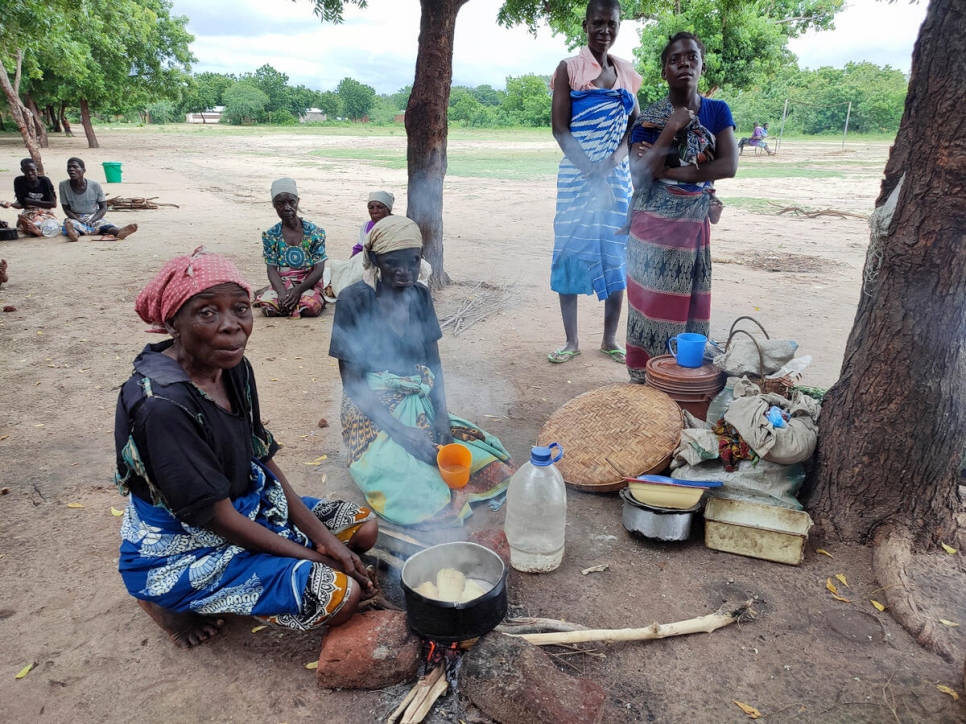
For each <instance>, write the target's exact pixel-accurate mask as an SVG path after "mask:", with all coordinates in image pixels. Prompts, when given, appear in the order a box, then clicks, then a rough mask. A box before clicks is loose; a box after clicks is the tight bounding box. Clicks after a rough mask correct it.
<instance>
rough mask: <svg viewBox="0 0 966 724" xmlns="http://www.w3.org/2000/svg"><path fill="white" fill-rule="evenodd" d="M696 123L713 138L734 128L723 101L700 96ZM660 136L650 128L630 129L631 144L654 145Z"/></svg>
mask: <svg viewBox="0 0 966 724" xmlns="http://www.w3.org/2000/svg"><path fill="white" fill-rule="evenodd" d="M698 121H699V122H700V123H701V125H702V126H704V127H705V128H707V129H708V130H709V131H711V132H712V133H713V134H714V135H715V136H717V135H718V134H719V133H721V132H722V131H723V130H724V129H726V128H729V127H731V128H734V127H735V119H734V118H732V117H731V109H730V108H729V107H728V104H727V103H725V102H724V101H716V100H714V99H713V98H705V97H704V96H701V108H699V109H698ZM659 135H661V134H660V133H658V132H655V131H654V130H653V129H650V128H642V127H641V126H639V125H635V126H634V128H632V129H631V143H637V142H639V141H647V142H648V143H654V142H655V141H656V140H657V137H658V136H659Z"/></svg>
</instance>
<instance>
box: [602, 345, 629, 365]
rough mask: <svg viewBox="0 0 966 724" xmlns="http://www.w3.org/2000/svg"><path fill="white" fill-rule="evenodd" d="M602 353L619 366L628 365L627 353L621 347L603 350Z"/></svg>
mask: <svg viewBox="0 0 966 724" xmlns="http://www.w3.org/2000/svg"><path fill="white" fill-rule="evenodd" d="M600 353H601V354H606V355H607V356H608V357H610V358H611V359H612V360H614V361H615V362H616V363H617V364H619V365H622V364H626V363H627V353H626V352H625V351H624V350H622V349H621V348H620V347H614V349H603V348H601V350H600Z"/></svg>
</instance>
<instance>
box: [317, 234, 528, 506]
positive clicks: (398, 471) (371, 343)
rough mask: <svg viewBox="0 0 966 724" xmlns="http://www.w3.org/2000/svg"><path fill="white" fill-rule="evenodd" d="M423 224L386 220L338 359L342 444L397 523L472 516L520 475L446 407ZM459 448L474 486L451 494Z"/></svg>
mask: <svg viewBox="0 0 966 724" xmlns="http://www.w3.org/2000/svg"><path fill="white" fill-rule="evenodd" d="M422 244H423V240H422V236H421V234H420V232H419V227H418V226H417V225H416V224H415V223H414V222H413V221H411V220H410V219H408V218H406V217H405V216H387V217H386V218H384V219H381V220H380V221H378V222H376V224H375V225H374V226H373V227H372V229H371V230H370V232H369V235H368V237H367V239H366V243H365V249H364V251H363V253H362V257H363V264H364V272H363V278H362V280H361V281H359V282H357V283H355V284H353V285H351V286H349V287H347V288H346V289H343V290H342V292H341V293H340V294H339V303H338V304H337V305H336V310H335V318H334V320H333V322H332V337H331V342H330V345H329V355H330V356H332V357H335V358H336V359H338V360H339V372H340V374H341V376H342V389H343V397H342V439H343V441H344V442H345V445H346V449H347V451H348V463H349V472H350V473H351V474H352V478H353V480H355V482H356V484H357V485H358V486H359V488H360V489H361V490H362V491H363V493H365V496H366V500H368V501H369V503H370V506H371V507H372V508H373V509H374V510H375V511H376V512H377V513H378V514H379V515H381V516H382V517H384V518H386V519H387V520H390V521H392V522H394V523H399V524H402V525H412V524H417V523H423V522H425V521H428V520H429V519H431V518H436V519H440V518H443V519H445V518H457V519H459V520H460V521H462V520H463V519H465V518H466V517H467V516H468V515H469V514H470V512H471V511H470V509H469V503H471V502H477V501H481V500H486V499H488V498H491V497H493V496H495V495H499V494H500V493H502V492H503V491H504V490H505V489H506V485H507V481H508V479H509V476H510V475H511V474H512V472H513V469H512V468H511V467H510V466H509V465H508V464H507V463H508V462H509V459H510V456H509V454H508V453H507V452H506V450H505V449H504V448H503V445H502V444H501V443H500V441H499V440H497V439H496V438H495V437H492V436H491V435H488V434H487V433H486V432H484V431H483V430H481V429H479V428H478V427H476V426H475V425H473V424H472V423H470V422H468V421H466V420H462V419H460V418H457V417H454V416H452V415H450V414H449V412H448V410H447V408H446V392H445V387H444V384H443V369H442V365H441V363H440V359H439V348H438V346H437V343H438V340H439V339H440V338H441V337H442V336H443V333H442V331H441V330H440V327H439V321H438V320H437V318H436V311H435V309H434V308H433V300H432V297H431V296H430V293H429V289H428V288H427V287H426V286H425V285H423V284H419V283H417V282H418V278H419V274H420V265H421V262H422V259H421V254H422ZM454 441H455V442H457V443H459V444H461V445H463V446H465V447H466V448H468V449H469V450H470V452H471V454H472V457H473V463H472V465H471V468H470V473H471V475H470V481H469V483H468V484H467V486H466V487H465V488H462V489H461V490H454V491H451V490H450V489H449V488H448V487H447V485H446V483H444V482H443V479H442V478H441V477H440V475H439V470H438V469H437V467H436V448H437V446H438V445H445V444H448V443H451V442H454Z"/></svg>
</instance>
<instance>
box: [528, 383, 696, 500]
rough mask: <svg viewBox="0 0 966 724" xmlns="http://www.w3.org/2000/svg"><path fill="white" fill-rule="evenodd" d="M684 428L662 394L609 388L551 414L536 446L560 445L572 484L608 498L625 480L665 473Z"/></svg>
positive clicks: (639, 387)
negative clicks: (625, 478) (642, 475)
mask: <svg viewBox="0 0 966 724" xmlns="http://www.w3.org/2000/svg"><path fill="white" fill-rule="evenodd" d="M683 427H684V425H683V423H682V420H681V410H680V408H679V407H678V405H677V403H676V402H675V401H674V400H672V399H671V398H670V397H668V396H667V395H666V394H664V393H663V392H661V391H660V390H656V389H654V388H653V387H649V386H647V385H636V384H630V383H625V384H617V385H607V386H606V387H600V388H598V389H596V390H591V391H590V392H585V393H584V394H582V395H580V396H579V397H575V398H574V399H572V400H571V401H570V402H568V403H567V404H566V405H564V406H563V407H561V408H560V409H559V410H557V411H556V412H555V413H553V414H552V415H551V416H550V419H549V420H547V423H546V424H545V425H544V426H543V429H542V430H541V431H540V435H539V437H538V438H537V444H539V445H548V444H549V443H551V442H559V443H560V445H561V447H563V450H564V456H563V459H561V460H560V462H559V463H556V465H557V468H558V469H559V470H560V473H561V474H562V475H563V478H564V481H566V482H567V484H568V485H572V486H574V487H575V488H577V489H579V490H588V491H593V492H598V493H606V492H611V491H614V490H620V489H621V488H623V487H624V486H625V484H626V483H625V482H624V480H623V478H624V477H625V476H628V477H632V476H635V475H641V474H644V473H658V472H661V471H663V470H664V468H666V467H667V466H668V464H669V463H670V462H671V454H672V453H673V452H674V448H675V447H677V444H678V441H679V440H680V438H681V430H682V429H683ZM615 468H616V469H615Z"/></svg>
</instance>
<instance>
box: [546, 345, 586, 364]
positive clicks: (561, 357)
mask: <svg viewBox="0 0 966 724" xmlns="http://www.w3.org/2000/svg"><path fill="white" fill-rule="evenodd" d="M579 354H580V350H579V349H558V350H556V351H555V352H551V353H550V354H548V355H547V360H548V361H549V362H551V363H553V364H555V365H559V364H563V363H564V362H569V361H570V360H572V359H573V358H574V357H576V356H577V355H579Z"/></svg>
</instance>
